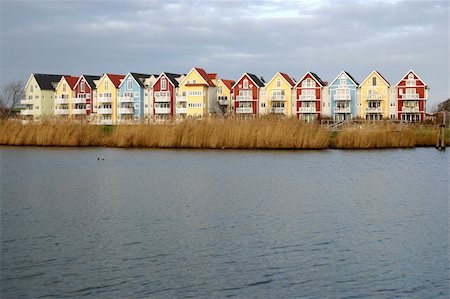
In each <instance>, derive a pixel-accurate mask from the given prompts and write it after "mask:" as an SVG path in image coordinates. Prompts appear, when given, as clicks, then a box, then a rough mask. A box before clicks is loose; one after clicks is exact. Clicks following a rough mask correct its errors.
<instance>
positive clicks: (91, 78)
mask: <svg viewBox="0 0 450 299" xmlns="http://www.w3.org/2000/svg"><path fill="white" fill-rule="evenodd" d="M83 77H84V79H85V80H86V82H87V83H88V84H89V86H90V87H91V88H92V89H95V83H94V81H95V80H100V78H101V76H91V75H83Z"/></svg>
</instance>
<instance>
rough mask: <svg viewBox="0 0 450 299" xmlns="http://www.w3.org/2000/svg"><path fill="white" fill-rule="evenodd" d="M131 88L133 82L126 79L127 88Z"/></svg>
mask: <svg viewBox="0 0 450 299" xmlns="http://www.w3.org/2000/svg"><path fill="white" fill-rule="evenodd" d="M132 88H133V82H132V81H131V80H128V81H127V89H128V90H131V89H132Z"/></svg>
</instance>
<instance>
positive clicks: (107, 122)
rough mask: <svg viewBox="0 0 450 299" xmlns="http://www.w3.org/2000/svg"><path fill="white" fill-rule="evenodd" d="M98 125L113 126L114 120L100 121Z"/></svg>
mask: <svg viewBox="0 0 450 299" xmlns="http://www.w3.org/2000/svg"><path fill="white" fill-rule="evenodd" d="M97 123H98V124H99V125H112V119H99V120H98V121H97Z"/></svg>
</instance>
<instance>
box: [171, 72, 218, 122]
mask: <svg viewBox="0 0 450 299" xmlns="http://www.w3.org/2000/svg"><path fill="white" fill-rule="evenodd" d="M216 76H217V75H216V74H208V73H206V72H205V70H204V69H201V68H198V67H194V68H192V69H191V70H190V71H189V73H188V74H187V75H186V77H184V79H183V80H182V81H181V82H180V87H179V95H178V97H177V98H176V101H177V107H178V105H179V107H186V110H184V108H180V110H178V111H177V114H178V115H179V117H182V118H183V117H202V116H204V115H207V114H208V113H213V112H215V111H214V107H215V105H214V104H215V101H216V90H215V89H216V85H215V84H214V80H215V78H216ZM183 112H186V113H183Z"/></svg>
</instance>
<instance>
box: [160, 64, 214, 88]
mask: <svg viewBox="0 0 450 299" xmlns="http://www.w3.org/2000/svg"><path fill="white" fill-rule="evenodd" d="M192 71H195V72H197V74H198V75H199V76H200V78H202V80H203V82H205V84H206V85H208V86H210V85H209V84H208V81H206V80H205V78H203V76H202V75H200V73H199V72H198V71H197V70H196V69H195V67H193V68H191V70H190V71H189V72H188V73H187V75H186V76H185V77H184V79H183V80H182V81H181V82H180V84H179V86H180V85H183V84H184V81H185V80H186V78H188V77H189V75H190V74H191V73H192ZM205 72H206V71H205ZM206 75H208V73H206ZM169 81H170V80H169Z"/></svg>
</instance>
